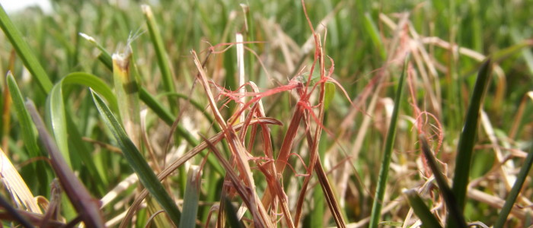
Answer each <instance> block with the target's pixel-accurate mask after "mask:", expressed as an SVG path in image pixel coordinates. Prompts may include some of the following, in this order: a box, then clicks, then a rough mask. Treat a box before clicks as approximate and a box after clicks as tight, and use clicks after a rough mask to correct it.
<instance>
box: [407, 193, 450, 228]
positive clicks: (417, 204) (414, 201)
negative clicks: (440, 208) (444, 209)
mask: <svg viewBox="0 0 533 228" xmlns="http://www.w3.org/2000/svg"><path fill="white" fill-rule="evenodd" d="M403 194H404V195H405V196H406V197H407V200H408V201H409V205H411V208H413V210H414V211H415V214H416V216H418V218H419V219H420V220H421V221H422V227H424V228H425V227H427V228H439V227H442V225H441V224H440V223H439V221H438V220H437V218H435V215H433V214H432V213H431V211H430V210H429V208H428V206H426V204H425V203H424V201H423V200H422V199H421V198H420V196H419V195H418V193H417V192H416V191H415V190H414V189H410V190H404V191H403Z"/></svg>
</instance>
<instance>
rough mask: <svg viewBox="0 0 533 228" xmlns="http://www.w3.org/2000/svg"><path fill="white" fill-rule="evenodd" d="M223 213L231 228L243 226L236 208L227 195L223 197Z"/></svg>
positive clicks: (242, 227)
mask: <svg viewBox="0 0 533 228" xmlns="http://www.w3.org/2000/svg"><path fill="white" fill-rule="evenodd" d="M224 211H225V213H224V215H226V223H227V225H228V226H229V227H231V228H244V227H245V226H244V224H243V223H242V222H241V221H240V220H239V218H238V217H237V209H236V208H235V207H234V206H233V204H232V203H231V200H230V199H229V198H228V197H224Z"/></svg>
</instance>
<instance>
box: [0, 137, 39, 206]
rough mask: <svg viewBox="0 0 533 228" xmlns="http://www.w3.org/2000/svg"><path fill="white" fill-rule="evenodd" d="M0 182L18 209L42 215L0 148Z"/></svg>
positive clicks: (22, 180) (28, 190) (24, 183)
mask: <svg viewBox="0 0 533 228" xmlns="http://www.w3.org/2000/svg"><path fill="white" fill-rule="evenodd" d="M0 176H1V178H0V180H2V183H3V184H4V186H5V188H6V189H7V191H8V192H9V194H10V195H11V198H12V199H13V201H14V202H15V204H16V205H17V207H18V208H21V209H27V210H29V211H31V212H34V213H39V214H42V212H41V209H40V208H39V206H38V205H37V202H36V201H35V198H34V196H33V194H32V193H31V191H30V189H29V188H28V186H27V185H26V182H25V181H24V179H22V177H21V176H20V174H19V173H18V171H17V169H16V168H15V167H14V166H13V164H12V163H11V160H10V159H9V158H8V157H7V155H6V154H5V153H4V151H3V150H2V149H1V148H0Z"/></svg>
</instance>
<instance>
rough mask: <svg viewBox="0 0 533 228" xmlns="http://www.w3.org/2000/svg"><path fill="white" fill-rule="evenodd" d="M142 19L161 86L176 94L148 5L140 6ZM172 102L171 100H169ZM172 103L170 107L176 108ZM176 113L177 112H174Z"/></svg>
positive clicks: (164, 52) (161, 40)
mask: <svg viewBox="0 0 533 228" xmlns="http://www.w3.org/2000/svg"><path fill="white" fill-rule="evenodd" d="M141 8H142V11H143V14H144V17H145V18H146V25H147V26H148V31H149V32H150V37H151V38H152V42H153V44H154V49H155V52H156V56H157V62H158V63H159V68H160V69H161V76H162V77H163V86H164V88H165V91H167V92H176V89H175V88H174V80H173V78H174V77H173V76H172V71H171V69H170V64H169V59H168V56H167V53H166V51H165V50H166V49H165V46H164V43H163V38H161V33H160V32H159V27H158V26H157V23H156V21H155V19H154V15H153V13H152V9H151V8H150V6H148V5H142V6H141ZM171 101H172V100H171ZM171 103H172V107H177V106H176V105H175V104H177V103H173V102H171ZM175 111H177V110H175Z"/></svg>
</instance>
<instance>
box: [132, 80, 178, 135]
mask: <svg viewBox="0 0 533 228" xmlns="http://www.w3.org/2000/svg"><path fill="white" fill-rule="evenodd" d="M139 98H140V99H141V100H142V101H143V102H144V104H146V105H147V106H148V107H150V109H152V111H154V112H155V114H156V115H157V116H159V118H161V119H162V120H163V121H164V122H165V123H166V124H167V125H169V126H172V123H173V122H174V120H175V119H176V117H175V116H174V115H173V114H172V113H171V112H170V111H168V109H166V108H165V106H163V105H162V104H161V103H160V102H159V101H157V99H156V98H155V97H154V96H152V94H150V93H149V92H148V91H146V89H145V88H144V87H141V89H140V90H139Z"/></svg>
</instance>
